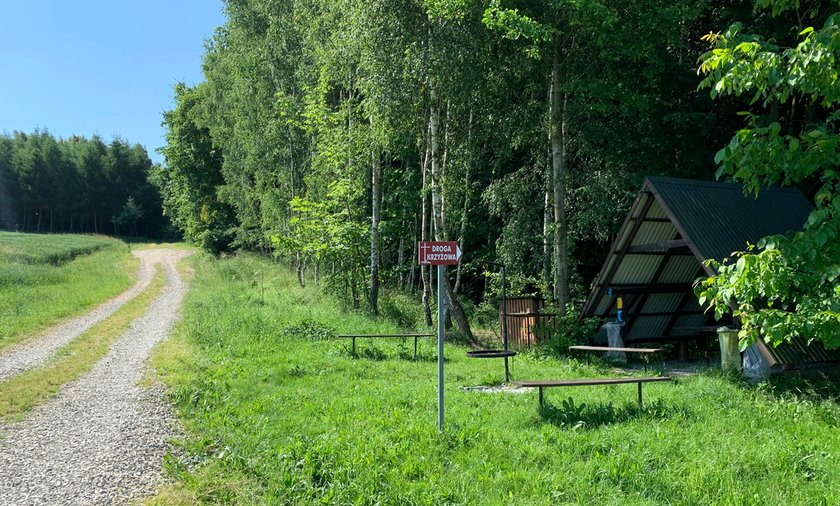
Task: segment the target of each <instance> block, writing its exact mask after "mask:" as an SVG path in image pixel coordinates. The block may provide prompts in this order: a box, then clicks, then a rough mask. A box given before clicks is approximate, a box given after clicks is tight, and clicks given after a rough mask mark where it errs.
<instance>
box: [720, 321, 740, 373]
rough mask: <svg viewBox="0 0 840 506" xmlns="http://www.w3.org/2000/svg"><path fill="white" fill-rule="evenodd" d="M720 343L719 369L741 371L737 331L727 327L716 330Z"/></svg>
mask: <svg viewBox="0 0 840 506" xmlns="http://www.w3.org/2000/svg"><path fill="white" fill-rule="evenodd" d="M717 334H718V341H719V342H720V368H721V369H724V370H727V369H734V370H736V371H740V370H741V350H740V349H739V348H738V331H737V330H735V329H730V328H729V327H719V328H718V329H717Z"/></svg>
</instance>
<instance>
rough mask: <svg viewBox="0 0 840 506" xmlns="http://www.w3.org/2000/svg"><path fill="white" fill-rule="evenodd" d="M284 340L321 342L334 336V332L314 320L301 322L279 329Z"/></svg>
mask: <svg viewBox="0 0 840 506" xmlns="http://www.w3.org/2000/svg"><path fill="white" fill-rule="evenodd" d="M280 336H282V337H284V338H297V339H300V338H303V339H313V340H322V339H329V338H331V337H333V336H335V330H333V329H331V328H330V327H328V326H326V325H322V324H321V323H319V322H316V321H314V320H301V321H299V322H297V323H293V324H291V325H287V326H285V327H283V328H282V329H280Z"/></svg>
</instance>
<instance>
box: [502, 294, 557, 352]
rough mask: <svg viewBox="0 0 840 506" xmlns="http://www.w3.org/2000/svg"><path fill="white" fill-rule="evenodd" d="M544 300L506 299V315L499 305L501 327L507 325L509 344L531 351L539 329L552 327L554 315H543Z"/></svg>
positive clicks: (526, 298) (537, 298) (536, 298)
mask: <svg viewBox="0 0 840 506" xmlns="http://www.w3.org/2000/svg"><path fill="white" fill-rule="evenodd" d="M544 308H545V299H543V298H542V297H527V296H524V297H510V298H508V299H507V314H505V313H504V309H503V308H502V307H501V303H500V305H499V318H500V320H501V324H502V326H504V325H507V335H508V340H509V342H510V343H511V344H512V345H514V346H516V347H519V348H528V349H531V346H533V345H534V344H536V343H537V341H539V340H540V336H539V335H538V334H539V329H540V327H553V326H554V323H555V322H554V318H555V317H556V316H557V315H556V314H555V313H545V312H543V309H544Z"/></svg>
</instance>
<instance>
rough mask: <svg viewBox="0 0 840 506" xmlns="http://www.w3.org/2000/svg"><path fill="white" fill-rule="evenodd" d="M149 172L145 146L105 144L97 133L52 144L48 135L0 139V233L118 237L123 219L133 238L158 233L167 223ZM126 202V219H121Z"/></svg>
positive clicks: (19, 134)
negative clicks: (128, 211) (129, 210)
mask: <svg viewBox="0 0 840 506" xmlns="http://www.w3.org/2000/svg"><path fill="white" fill-rule="evenodd" d="M151 168H152V162H151V160H150V159H149V155H148V153H146V149H145V148H144V147H143V146H141V145H139V144H135V145H131V144H129V143H128V142H127V141H125V140H123V139H120V138H119V137H116V138H114V140H113V141H111V143H110V144H105V143H104V142H103V141H102V139H101V138H99V137H98V136H94V137H93V138H91V139H86V138H83V137H77V136H73V137H70V138H69V139H61V138H58V139H56V138H55V137H53V136H52V135H51V134H50V133H49V132H48V131H46V130H36V131H35V132H33V133H31V134H25V133H23V132H17V131H16V132H12V134H3V135H0V228H4V229H8V230H19V231H24V232H71V233H72V232H77V233H79V232H81V233H106V232H113V233H114V235H117V232H118V230H117V228H116V227H117V226H118V225H120V224H122V223H123V221H124V220H128V221H126V222H125V223H126V224H130V225H131V229H132V231H133V233H134V234H135V235H137V234H142V235H145V236H160V235H161V234H164V233H165V232H166V227H167V224H166V223H165V220H164V219H163V217H162V214H161V204H160V196H159V195H158V193H157V191H156V190H155V188H154V186H152V185H151V184H150V183H149V182H148V176H149V172H150V170H151ZM129 199H130V200H131V202H132V203H133V204H132V205H133V206H135V209H132V212H133V214H132V215H131V216H130V217H129V216H128V215H125V214H123V213H125V212H126V209H127V207H126V206H127V201H128V200H129ZM137 210H144V211H145V212H141V213H136V211H137ZM109 221H110V222H111V223H113V224H114V227H115V228H113V229H110V228H109V227H108V226H107V225H108V223H109ZM124 231H125V232H128V231H127V230H124Z"/></svg>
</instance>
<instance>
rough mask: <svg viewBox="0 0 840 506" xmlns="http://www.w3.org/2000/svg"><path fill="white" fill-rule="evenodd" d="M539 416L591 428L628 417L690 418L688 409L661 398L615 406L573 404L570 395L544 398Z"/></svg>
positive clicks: (555, 423) (563, 425) (624, 419)
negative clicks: (555, 399)
mask: <svg viewBox="0 0 840 506" xmlns="http://www.w3.org/2000/svg"><path fill="white" fill-rule="evenodd" d="M539 412H540V418H542V419H543V420H544V421H546V422H548V423H550V424H552V425H556V426H558V427H562V428H574V429H594V428H597V427H602V426H605V425H612V424H615V423H622V422H628V421H631V420H639V419H648V420H665V419H669V418H674V417H679V418H683V419H686V418H689V416H690V414H689V412H688V411H687V410H686V409H685V408H682V407H679V406H669V405H667V404H666V403H664V402H663V401H659V400H657V401H654V402H648V403H646V404H644V406H641V407H640V406H639V405H638V404H636V403H626V404H623V405H621V406H619V407H616V406H615V405H614V404H613V403H612V402H610V403H608V404H603V403H600V404H594V405H589V404H586V403H581V404H575V401H574V399H573V398H571V397H569V398H567V399H564V400H563V401H562V402H561V403H560V405H558V406H555V405H553V404H551V403H549V402H545V404H544V405H543V406H541V407H540V408H539Z"/></svg>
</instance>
